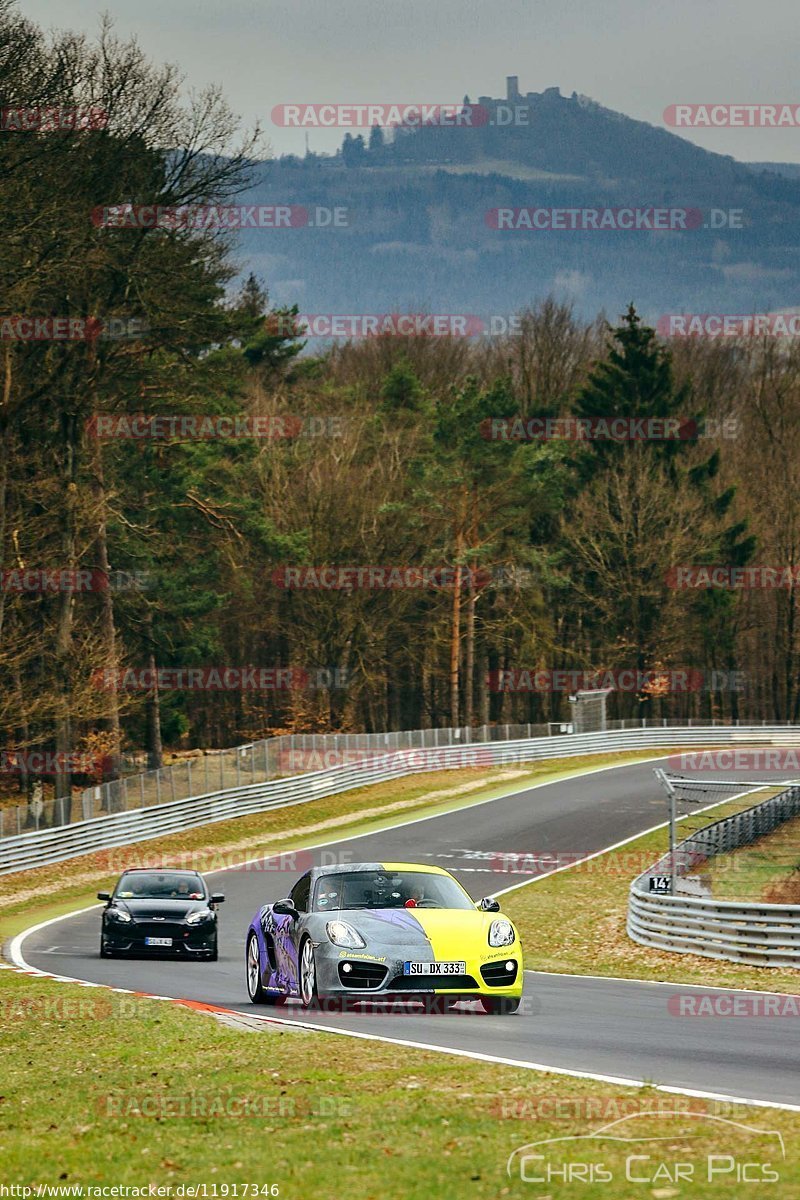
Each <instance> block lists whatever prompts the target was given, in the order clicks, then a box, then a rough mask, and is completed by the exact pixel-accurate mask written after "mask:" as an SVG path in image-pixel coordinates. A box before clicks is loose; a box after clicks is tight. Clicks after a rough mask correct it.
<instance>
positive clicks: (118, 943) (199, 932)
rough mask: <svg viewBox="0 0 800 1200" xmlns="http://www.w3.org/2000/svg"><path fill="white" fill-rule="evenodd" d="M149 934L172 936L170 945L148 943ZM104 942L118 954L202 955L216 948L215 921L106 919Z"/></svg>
mask: <svg viewBox="0 0 800 1200" xmlns="http://www.w3.org/2000/svg"><path fill="white" fill-rule="evenodd" d="M147 938H170V939H171V941H172V945H171V946H148V945H147ZM102 939H103V946H104V949H106V950H111V951H113V952H114V953H115V954H146V955H152V956H154V957H158V956H159V955H174V956H176V957H181V958H192V957H197V958H200V957H202V956H203V955H207V954H213V953H214V951H215V950H216V948H217V923H216V921H209V922H204V923H203V924H201V925H187V924H186V923H185V922H177V921H176V922H163V923H162V922H159V923H158V924H156V923H155V922H153V921H133V922H131V923H130V924H123V923H122V922H114V923H113V924H112V922H110V921H104V922H103V933H102Z"/></svg>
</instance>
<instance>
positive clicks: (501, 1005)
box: [481, 996, 520, 1017]
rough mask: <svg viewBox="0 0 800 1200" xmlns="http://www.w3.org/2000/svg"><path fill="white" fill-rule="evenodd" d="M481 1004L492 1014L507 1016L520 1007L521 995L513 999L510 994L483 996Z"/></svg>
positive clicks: (494, 1015) (486, 1011) (484, 1009)
mask: <svg viewBox="0 0 800 1200" xmlns="http://www.w3.org/2000/svg"><path fill="white" fill-rule="evenodd" d="M481 1005H482V1006H483V1011H484V1012H485V1013H489V1014H490V1016H493V1017H507V1016H509V1015H510V1014H511V1013H515V1012H516V1011H517V1009H518V1008H519V1005H520V997H519V996H516V997H515V998H513V999H512V998H510V997H509V996H481Z"/></svg>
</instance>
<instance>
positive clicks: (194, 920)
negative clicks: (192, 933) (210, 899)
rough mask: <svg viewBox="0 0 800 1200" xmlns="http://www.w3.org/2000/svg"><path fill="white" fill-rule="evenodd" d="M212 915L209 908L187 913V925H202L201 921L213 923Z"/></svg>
mask: <svg viewBox="0 0 800 1200" xmlns="http://www.w3.org/2000/svg"><path fill="white" fill-rule="evenodd" d="M213 920H214V914H213V912H212V911H211V909H210V908H201V909H200V910H199V912H193V913H189V916H188V917H187V918H186V924H187V925H202V923H203V921H213Z"/></svg>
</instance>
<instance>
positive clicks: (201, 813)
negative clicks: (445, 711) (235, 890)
mask: <svg viewBox="0 0 800 1200" xmlns="http://www.w3.org/2000/svg"><path fill="white" fill-rule="evenodd" d="M733 743H736V744H739V745H741V744H748V745H783V746H800V727H798V726H785V725H784V726H762V725H759V726H754V727H752V728H747V727H746V726H719V725H717V726H696V727H692V728H686V727H685V726H683V727H677V728H670V727H658V728H651V729H624V730H616V731H614V732H604V733H581V734H567V735H565V736H563V737H562V736H557V737H540V738H525V739H522V740H519V741H507V742H488V743H472V744H471V745H460V746H442V747H440V748H439V749H438V750H430V749H427V750H422V749H417V750H413V749H412V750H397V751H396V752H395V751H393V750H390V751H385V752H384V751H377V750H376V752H375V756H374V759H367V760H365V761H362V762H359V763H357V764H355V765H349V764H346V765H344V766H338V767H329V768H328V769H327V770H324V771H314V772H308V773H306V774H304V775H299V776H295V777H291V778H287V779H279V780H273V781H271V782H268V783H256V784H250V785H248V786H246V787H237V788H226V789H224V790H221V791H213V792H209V793H206V794H205V795H200V796H192V797H190V798H188V799H182V800H175V801H172V802H169V803H167V804H159V805H150V806H148V807H143V808H138V809H133V810H129V811H126V812H121V813H111V814H107V815H105V816H101V817H92V818H90V819H88V820H84V821H76V822H74V823H73V824H71V825H59V826H56V827H55V828H50V829H43V830H39V831H38V832H31V833H24V834H21V835H19V836H14V837H6V838H3V839H2V840H0V874H7V873H8V872H11V871H22V870H26V869H29V868H31V867H38V866H44V865H46V864H48V863H55V862H61V861H63V860H64V859H67V858H75V857H76V856H78V855H80V854H89V853H91V852H93V851H96V850H100V849H104V848H109V847H114V846H125V845H130V844H132V843H134V842H143V841H147V840H148V839H150V838H155V837H161V836H163V835H164V834H169V833H176V832H180V831H181V830H184V829H191V828H193V827H195V826H197V825H208V824H212V823H214V822H216V821H226V820H229V819H230V818H231V817H240V816H246V815H247V814H249V813H254V812H263V811H266V810H267V809H272V808H282V807H284V806H285V805H292V804H306V803H308V802H309V801H311V800H316V799H319V798H321V797H323V796H332V795H336V794H337V793H339V792H345V791H348V790H350V789H352V788H358V787H364V786H366V785H368V784H372V783H381V782H385V781H387V780H391V779H399V778H401V777H402V776H404V775H410V774H414V773H418V772H424V771H432V770H439V769H445V768H458V767H464V766H467V765H473V766H503V765H505V764H512V763H523V762H537V761H540V760H542V759H547V758H566V757H574V756H575V755H580V754H599V753H613V752H615V751H622V750H636V749H643V750H644V749H647V750H649V749H651V748H652V749H657V748H658V747H659V746H669V747H671V746H726V745H731V744H733Z"/></svg>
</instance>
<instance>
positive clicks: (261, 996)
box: [244, 933, 269, 1004]
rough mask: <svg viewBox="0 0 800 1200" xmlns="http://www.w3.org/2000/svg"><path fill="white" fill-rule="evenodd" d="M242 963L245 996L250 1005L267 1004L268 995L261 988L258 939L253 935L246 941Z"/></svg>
mask: <svg viewBox="0 0 800 1200" xmlns="http://www.w3.org/2000/svg"><path fill="white" fill-rule="evenodd" d="M244 963H245V977H246V979H247V994H248V996H249V997H250V1001H251V1003H252V1004H268V1003H269V993H268V992H266V991H265V990H264V988H263V987H262V986H261V955H260V953H259V949H258V938H257V937H256V935H255V934H254V933H251V934H250V936H249V938H248V939H247V949H246V951H245V959H244Z"/></svg>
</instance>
